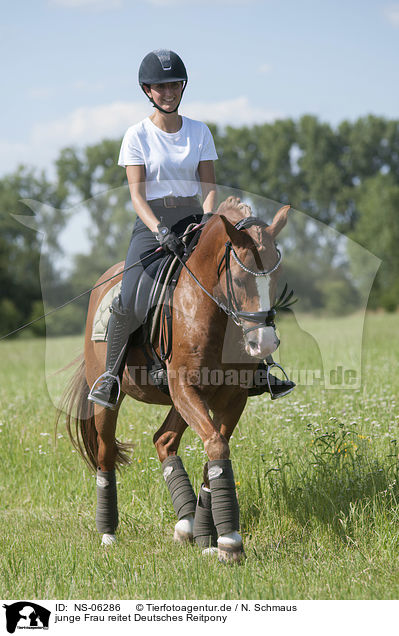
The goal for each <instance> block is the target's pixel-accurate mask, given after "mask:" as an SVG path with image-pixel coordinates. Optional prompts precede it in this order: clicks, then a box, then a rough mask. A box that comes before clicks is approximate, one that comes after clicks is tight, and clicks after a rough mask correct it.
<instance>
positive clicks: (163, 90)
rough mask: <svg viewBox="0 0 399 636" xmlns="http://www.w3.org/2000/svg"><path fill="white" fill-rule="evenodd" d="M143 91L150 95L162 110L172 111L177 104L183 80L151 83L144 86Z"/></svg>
mask: <svg viewBox="0 0 399 636" xmlns="http://www.w3.org/2000/svg"><path fill="white" fill-rule="evenodd" d="M144 88H145V92H146V93H147V95H148V96H149V97H152V99H153V100H154V102H155V103H156V105H157V106H160V107H161V108H162V109H163V110H166V111H170V112H173V111H174V109H175V108H176V106H177V105H178V103H179V101H180V98H181V94H182V90H183V82H166V83H165V84H151V86H150V87H149V88H148V86H144Z"/></svg>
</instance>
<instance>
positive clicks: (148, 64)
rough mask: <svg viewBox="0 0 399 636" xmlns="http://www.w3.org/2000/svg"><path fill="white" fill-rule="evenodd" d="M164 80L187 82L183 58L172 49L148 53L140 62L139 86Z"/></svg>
mask: <svg viewBox="0 0 399 636" xmlns="http://www.w3.org/2000/svg"><path fill="white" fill-rule="evenodd" d="M166 82H187V71H186V67H185V66H184V64H183V60H182V59H181V58H180V57H179V56H178V55H177V53H175V52H174V51H167V50H166V49H158V50H157V51H152V52H151V53H148V55H146V56H145V58H144V60H143V61H142V62H141V64H140V69H139V83H140V86H143V84H165V83H166Z"/></svg>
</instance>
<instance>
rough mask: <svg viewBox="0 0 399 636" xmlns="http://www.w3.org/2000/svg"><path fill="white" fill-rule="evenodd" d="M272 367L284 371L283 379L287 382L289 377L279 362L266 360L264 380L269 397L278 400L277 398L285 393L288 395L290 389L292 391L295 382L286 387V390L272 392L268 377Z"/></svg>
mask: <svg viewBox="0 0 399 636" xmlns="http://www.w3.org/2000/svg"><path fill="white" fill-rule="evenodd" d="M273 367H277V368H278V369H280V371H282V372H283V373H284V375H285V379H286V380H287V382H290V379H289V377H288V375H287V374H286V372H285V371H284V369H283V367H282V366H281V365H280V364H277V362H274V361H273V362H267V361H266V381H267V386H268V387H269V393H270V399H271V400H278V399H279V398H282V397H284V396H285V395H288V393H291V391H293V390H294V388H295V384H294V383H293V386H290V387H288V388H287V389H286V391H282V392H281V393H274V392H273V389H272V386H271V384H270V378H269V375H270V369H272V368H273Z"/></svg>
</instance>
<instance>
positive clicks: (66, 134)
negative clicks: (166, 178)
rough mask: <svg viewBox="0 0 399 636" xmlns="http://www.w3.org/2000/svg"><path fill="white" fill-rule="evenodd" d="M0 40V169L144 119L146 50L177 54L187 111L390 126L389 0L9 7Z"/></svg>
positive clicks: (136, 0) (212, 116)
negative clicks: (141, 72)
mask: <svg viewBox="0 0 399 636" xmlns="http://www.w3.org/2000/svg"><path fill="white" fill-rule="evenodd" d="M0 36H1V37H0V50H1V59H2V65H3V68H2V88H3V90H2V99H1V102H0V108H1V110H2V113H1V118H0V148H1V153H0V157H1V160H0V174H4V173H7V172H11V171H13V170H14V169H15V168H16V166H17V165H18V164H19V163H25V164H29V165H32V166H37V167H48V166H50V165H51V162H52V161H53V160H54V159H55V157H56V156H57V154H58V152H59V150H60V149H61V148H63V147H65V146H68V145H78V146H79V145H86V144H88V143H96V142H97V141H100V140H101V139H103V138H104V137H112V138H117V137H122V135H123V133H124V131H125V130H126V128H127V127H128V126H129V125H131V124H133V123H135V122H136V121H138V120H139V119H142V118H143V117H145V116H146V115H147V114H150V113H151V108H150V107H149V106H148V104H147V102H146V99H145V98H144V95H143V94H142V92H141V90H140V88H139V87H138V85H137V70H138V66H139V64H140V61H141V59H142V58H143V57H144V55H145V54H146V53H147V52H149V51H150V50H153V49H156V48H172V49H174V50H175V51H177V52H178V53H179V54H180V55H181V56H182V58H183V59H184V61H185V63H186V66H187V69H188V73H189V85H188V88H187V91H186V93H185V96H184V100H183V103H182V107H181V112H182V113H183V114H186V115H188V116H191V117H195V118H198V119H202V120H205V121H214V122H216V123H219V124H222V125H225V124H231V125H251V124H253V123H255V122H262V121H272V120H273V119H275V118H281V117H293V118H295V119H297V118H299V117H300V116H301V115H303V114H304V113H312V114H314V115H317V116H318V117H319V118H320V119H321V120H323V121H328V122H330V123H332V124H333V125H336V124H337V123H338V122H340V121H341V120H343V119H351V120H353V119H356V118H357V117H360V116H364V115H366V114H368V113H373V114H376V115H383V116H386V117H389V118H398V106H399V82H398V62H399V3H392V2H389V0H388V1H387V2H384V1H378V0H363V1H360V0H346V1H345V2H344V1H339V0H335V1H332V0H325V1H324V2H323V1H321V0H319V1H318V2H316V1H315V0H301V1H298V0H297V1H295V0H280V1H277V0H130V1H129V0H30V1H29V0H16V1H15V2H8V3H5V6H3V10H2V23H1V26H0Z"/></svg>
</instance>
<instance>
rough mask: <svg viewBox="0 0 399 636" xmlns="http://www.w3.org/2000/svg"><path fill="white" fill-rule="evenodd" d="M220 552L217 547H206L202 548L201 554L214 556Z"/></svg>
mask: <svg viewBox="0 0 399 636" xmlns="http://www.w3.org/2000/svg"><path fill="white" fill-rule="evenodd" d="M217 553H218V549H217V548H204V550H202V552H201V554H202V555H203V556H213V555H214V554H217Z"/></svg>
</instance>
